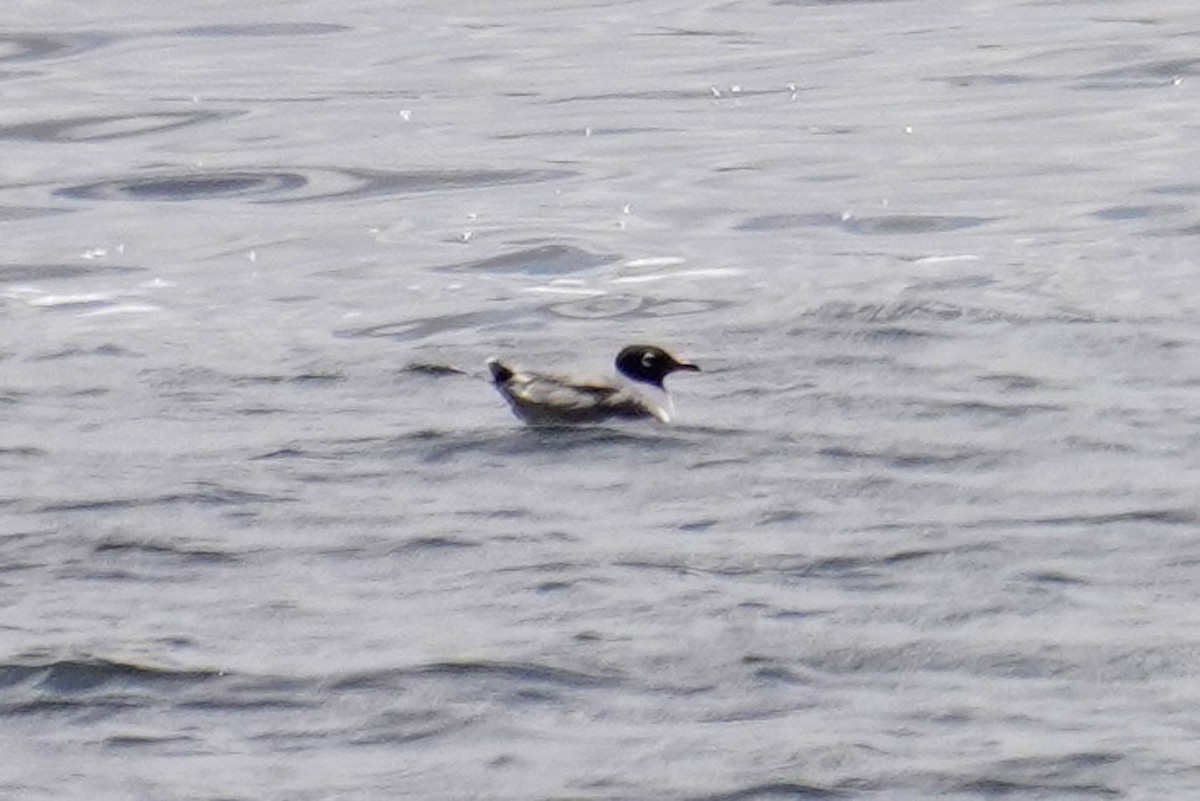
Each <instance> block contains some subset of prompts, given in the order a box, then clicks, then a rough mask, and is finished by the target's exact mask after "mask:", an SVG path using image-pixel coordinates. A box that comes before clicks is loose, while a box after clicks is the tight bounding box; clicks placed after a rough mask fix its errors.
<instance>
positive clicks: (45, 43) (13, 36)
mask: <svg viewBox="0 0 1200 801" xmlns="http://www.w3.org/2000/svg"><path fill="white" fill-rule="evenodd" d="M110 41H112V37H109V36H105V35H103V34H98V33H0V64H4V63H20V62H27V61H47V60H50V59H55V58H66V57H69V56H74V55H78V54H79V53H83V52H86V51H88V50H94V49H95V48H97V47H101V46H103V45H105V44H108V43H109V42H110Z"/></svg>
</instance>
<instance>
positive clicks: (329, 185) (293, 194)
mask: <svg viewBox="0 0 1200 801" xmlns="http://www.w3.org/2000/svg"><path fill="white" fill-rule="evenodd" d="M568 175H571V173H569V172H566V171H563V170H414V171H403V172H402V171H397V172H391V171H386V170H367V169H356V168H343V167H307V168H303V167H302V168H289V169H287V170H261V169H244V170H236V169H229V170H208V171H204V170H188V171H185V172H162V173H157V174H155V175H150V176H132V177H120V178H112V179H108V180H104V181H96V182H94V183H89V184H80V185H77V186H68V187H63V188H61V189H58V190H56V191H55V193H54V194H56V195H59V196H61V197H69V198H74V199H78V200H109V201H156V202H181V201H197V200H222V199H230V198H233V199H241V200H246V201H250V202H255V203H304V202H311V201H321V200H337V199H346V198H363V197H372V196H378V195H405V194H418V193H425V192H440V191H447V190H453V189H479V188H484V187H491V186H506V185H510V184H523V183H535V182H538V181H549V180H555V179H558V178H562V177H565V176H568Z"/></svg>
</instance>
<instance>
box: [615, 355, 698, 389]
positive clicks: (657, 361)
mask: <svg viewBox="0 0 1200 801" xmlns="http://www.w3.org/2000/svg"><path fill="white" fill-rule="evenodd" d="M699 369H700V368H699V367H697V366H696V365H694V364H692V363H691V362H681V361H679V359H676V358H675V357H674V356H672V355H671V354H669V353H667V352H666V351H665V350H663V349H662V348H656V347H655V346H653V345H630V346H629V347H626V348H622V349H621V352H620V353H618V354H617V372H619V373H620V374H621V375H623V376H625V377H627V378H632V379H633V380H634V381H643V382H645V383H647V384H653V385H654V386H656V387H659V388H660V389H661V388H662V385H663V379H664V378H666V377H667V376H669V375H670V374H671V373H674V372H676V371H677V370H699Z"/></svg>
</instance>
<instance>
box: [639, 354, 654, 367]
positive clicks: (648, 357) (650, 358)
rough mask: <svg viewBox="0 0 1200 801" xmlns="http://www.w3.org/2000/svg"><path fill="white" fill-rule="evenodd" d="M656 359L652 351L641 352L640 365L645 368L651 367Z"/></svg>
mask: <svg viewBox="0 0 1200 801" xmlns="http://www.w3.org/2000/svg"><path fill="white" fill-rule="evenodd" d="M656 361H658V360H657V359H656V358H655V357H654V354H653V353H643V354H642V367H645V368H646V369H647V370H649V369H650V368H651V367H653V366H654V363H655V362H656Z"/></svg>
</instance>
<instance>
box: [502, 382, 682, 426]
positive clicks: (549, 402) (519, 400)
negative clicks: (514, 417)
mask: <svg viewBox="0 0 1200 801" xmlns="http://www.w3.org/2000/svg"><path fill="white" fill-rule="evenodd" d="M506 389H507V390H508V394H509V395H510V397H511V402H512V404H513V407H514V409H517V410H518V414H520V415H521V416H523V417H525V418H526V419H527V420H529V421H531V422H538V421H545V422H567V421H570V422H580V423H586V422H599V421H601V420H605V419H607V418H610V417H657V418H659V419H660V420H663V419H664V418H663V417H662V413H661V412H659V411H657V410H656V409H655V408H654V407H652V406H650V405H648V404H647V403H646V402H645V401H643V400H642V399H641V398H640V397H639V396H638V395H637V394H636V393H635V392H632V391H630V390H629V389H626V388H624V387H622V386H619V385H617V384H613V383H611V382H607V381H603V380H596V381H579V380H577V379H576V380H568V379H566V378H562V377H560V376H555V375H545V374H533V373H526V374H517V375H515V376H513V378H512V380H510V381H509V382H507V384H506ZM664 422H665V420H664Z"/></svg>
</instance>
